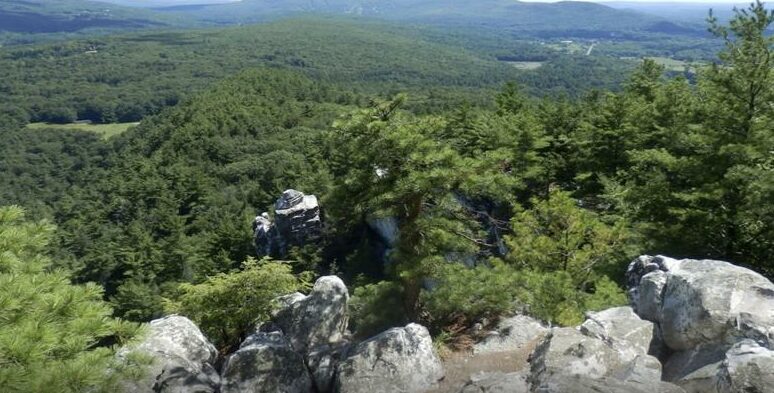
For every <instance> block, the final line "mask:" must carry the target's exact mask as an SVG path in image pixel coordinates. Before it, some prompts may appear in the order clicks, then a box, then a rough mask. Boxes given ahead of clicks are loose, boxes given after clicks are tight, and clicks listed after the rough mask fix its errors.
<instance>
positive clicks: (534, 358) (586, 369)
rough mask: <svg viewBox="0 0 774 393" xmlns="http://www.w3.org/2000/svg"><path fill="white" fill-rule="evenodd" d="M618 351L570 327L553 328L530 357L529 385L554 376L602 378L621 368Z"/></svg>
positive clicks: (538, 384)
mask: <svg viewBox="0 0 774 393" xmlns="http://www.w3.org/2000/svg"><path fill="white" fill-rule="evenodd" d="M623 367H624V363H623V361H622V360H621V356H620V354H619V352H618V351H616V350H615V349H613V348H612V347H611V346H609V345H607V344H606V343H605V342H604V341H602V340H600V339H598V338H596V337H589V336H586V335H583V334H582V333H581V332H580V331H578V330H577V329H574V328H558V329H553V330H552V331H551V332H550V333H549V334H548V335H547V336H546V338H545V339H544V340H543V341H542V342H541V343H540V344H539V345H538V346H537V348H535V350H534V351H533V352H532V354H531V355H530V368H531V375H530V382H531V383H532V384H533V385H535V386H540V385H541V384H542V383H543V382H544V381H547V380H548V379H550V378H551V377H553V376H554V375H558V374H570V375H580V376H583V377H587V378H592V379H594V378H602V377H606V376H609V375H611V374H612V373H613V372H615V371H616V370H619V369H622V368H623Z"/></svg>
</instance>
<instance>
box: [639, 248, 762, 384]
mask: <svg viewBox="0 0 774 393" xmlns="http://www.w3.org/2000/svg"><path fill="white" fill-rule="evenodd" d="M627 281H628V284H629V295H630V300H631V303H632V305H633V307H634V309H635V311H636V312H637V313H638V314H639V315H640V317H642V318H645V319H648V320H650V321H653V322H655V323H656V325H657V326H656V328H657V331H660V335H661V337H662V339H663V344H664V345H665V347H666V350H667V353H668V352H671V354H670V355H669V356H668V357H666V358H665V362H664V367H663V369H664V372H663V378H664V380H666V381H672V382H674V383H675V384H678V385H680V386H681V387H682V388H684V389H685V390H686V391H688V392H720V393H726V392H742V391H744V392H747V391H750V392H756V391H774V383H773V382H772V377H771V375H772V372H771V371H768V370H771V368H772V367H774V365H772V363H770V361H771V354H772V351H771V349H772V348H773V347H774V284H772V283H771V281H769V280H767V279H766V278H765V277H763V276H761V275H760V274H757V273H755V272H753V271H751V270H748V269H745V268H742V267H739V266H735V265H732V264H730V263H727V262H722V261H713V260H692V259H683V260H676V259H672V258H668V257H663V256H656V257H651V256H641V257H639V258H637V259H636V260H634V261H633V262H632V263H631V264H630V265H629V269H628V271H627ZM767 367H768V369H767Z"/></svg>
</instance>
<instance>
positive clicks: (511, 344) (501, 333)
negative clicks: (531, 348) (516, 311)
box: [473, 315, 549, 354]
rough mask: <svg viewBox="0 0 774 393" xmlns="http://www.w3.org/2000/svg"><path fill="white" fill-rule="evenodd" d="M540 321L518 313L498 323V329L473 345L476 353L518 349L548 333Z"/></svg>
mask: <svg viewBox="0 0 774 393" xmlns="http://www.w3.org/2000/svg"><path fill="white" fill-rule="evenodd" d="M548 330H549V329H548V328H547V327H545V326H544V325H543V324H542V323H541V322H540V321H538V320H536V319H534V318H532V317H528V316H526V315H516V316H514V317H511V318H507V319H504V320H502V321H500V323H498V324H497V329H496V330H495V331H493V332H491V334H489V336H488V337H486V338H485V339H484V340H483V341H481V342H480V343H477V344H476V345H475V346H474V347H473V352H474V353H476V354H481V353H493V352H504V351H517V350H520V349H522V348H524V347H525V346H526V345H527V344H529V343H531V342H533V341H534V340H537V339H539V338H541V337H543V336H545V335H546V333H548Z"/></svg>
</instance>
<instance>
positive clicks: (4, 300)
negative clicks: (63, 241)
mask: <svg viewBox="0 0 774 393" xmlns="http://www.w3.org/2000/svg"><path fill="white" fill-rule="evenodd" d="M53 231H54V227H53V226H51V225H49V224H47V223H45V222H26V221H24V211H23V210H22V209H21V208H19V207H14V206H11V207H2V208H0V386H2V390H3V391H4V392H19V393H27V392H40V393H45V392H51V393H55V392H56V393H62V392H65V393H67V392H71V393H80V392H85V391H90V392H113V391H115V390H116V389H117V383H118V382H119V380H120V379H121V378H123V377H125V376H126V375H128V373H131V372H135V371H137V370H134V369H132V368H131V367H129V366H127V365H126V364H119V363H118V362H117V361H116V358H115V355H114V350H113V348H112V347H110V346H108V345H109V344H123V343H126V342H127V340H129V339H131V338H132V337H133V336H134V335H135V334H136V333H137V331H138V326H137V325H134V324H130V323H127V322H124V321H121V320H118V319H114V318H111V314H112V310H111V308H110V307H109V306H108V304H107V303H105V302H104V301H103V300H102V289H101V288H100V287H99V286H97V285H94V284H87V285H72V284H71V283H70V278H69V277H68V276H67V274H66V273H65V272H63V271H60V270H56V269H52V268H51V265H52V264H51V260H50V258H49V257H47V256H46V255H45V249H46V246H47V245H48V242H49V239H50V238H51V235H52V233H53Z"/></svg>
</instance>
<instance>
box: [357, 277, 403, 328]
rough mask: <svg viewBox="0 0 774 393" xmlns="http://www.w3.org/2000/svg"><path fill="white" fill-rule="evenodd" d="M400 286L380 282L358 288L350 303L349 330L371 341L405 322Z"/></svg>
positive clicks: (389, 282) (388, 282)
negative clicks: (371, 337) (369, 338)
mask: <svg viewBox="0 0 774 393" xmlns="http://www.w3.org/2000/svg"><path fill="white" fill-rule="evenodd" d="M402 299H403V287H402V286H401V285H400V283H397V282H392V281H381V282H378V283H375V284H367V285H363V286H359V287H356V288H355V290H354V291H353V293H352V297H351V298H350V300H349V313H350V328H351V329H353V331H354V332H355V334H356V335H357V336H359V337H370V336H373V335H374V334H377V333H379V332H383V331H384V330H386V329H389V328H391V327H396V326H402V325H403V324H404V323H405V321H406V312H405V310H404V308H403V300H402Z"/></svg>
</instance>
